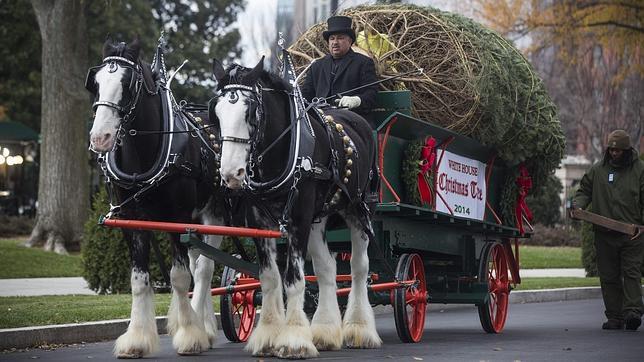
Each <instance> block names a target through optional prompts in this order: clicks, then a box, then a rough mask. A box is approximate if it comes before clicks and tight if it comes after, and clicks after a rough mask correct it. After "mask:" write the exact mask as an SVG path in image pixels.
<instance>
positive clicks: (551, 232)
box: [522, 224, 581, 246]
mask: <svg viewBox="0 0 644 362" xmlns="http://www.w3.org/2000/svg"><path fill="white" fill-rule="evenodd" d="M522 243H523V244H524V245H538V246H581V238H580V236H579V230H576V229H575V228H574V227H563V226H559V227H548V226H544V225H541V224H536V225H535V226H534V233H533V234H532V236H531V237H530V238H529V239H524V240H523V241H522Z"/></svg>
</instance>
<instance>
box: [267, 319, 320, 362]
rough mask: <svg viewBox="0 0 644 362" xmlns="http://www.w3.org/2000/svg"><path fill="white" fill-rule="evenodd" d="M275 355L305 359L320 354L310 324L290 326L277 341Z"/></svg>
mask: <svg viewBox="0 0 644 362" xmlns="http://www.w3.org/2000/svg"><path fill="white" fill-rule="evenodd" d="M275 355H276V356H277V357H279V358H287V359H304V358H313V357H317V356H318V355H319V353H318V350H317V349H316V348H315V345H313V336H312V335H311V329H310V327H309V326H288V325H287V327H286V330H284V331H283V332H282V333H281V334H280V335H279V336H278V337H277V340H276V341H275Z"/></svg>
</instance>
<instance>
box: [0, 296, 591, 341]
mask: <svg viewBox="0 0 644 362" xmlns="http://www.w3.org/2000/svg"><path fill="white" fill-rule="evenodd" d="M595 298H601V289H600V288H599V287H584V288H561V289H545V290H525V291H514V292H512V293H510V303H541V302H556V301H566V300H579V299H595ZM467 306H469V305H462V304H430V305H429V310H430V311H435V310H443V309H450V308H458V307H467ZM374 312H375V313H376V314H387V313H392V308H391V306H377V307H375V308H374ZM156 321H157V328H158V331H159V334H165V333H166V322H167V318H166V317H157V318H156ZM128 322H129V319H118V320H109V321H99V322H87V323H77V324H61V325H52V326H38V327H24V328H10V329H0V350H7V349H11V348H27V347H34V346H41V345H45V344H47V345H52V344H71V343H81V342H97V341H105V340H112V339H116V338H117V337H118V336H119V335H121V334H122V333H123V332H124V331H125V330H126V329H127V324H128ZM217 323H218V325H221V320H220V318H219V315H217Z"/></svg>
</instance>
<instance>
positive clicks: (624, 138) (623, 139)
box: [607, 129, 631, 150]
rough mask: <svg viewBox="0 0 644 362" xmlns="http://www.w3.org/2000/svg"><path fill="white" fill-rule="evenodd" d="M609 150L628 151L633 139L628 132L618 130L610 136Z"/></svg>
mask: <svg viewBox="0 0 644 362" xmlns="http://www.w3.org/2000/svg"><path fill="white" fill-rule="evenodd" d="M607 147H608V148H617V149H620V150H628V149H630V148H631V138H630V137H629V136H628V133H626V131H624V130H621V129H618V130H615V131H613V132H611V133H610V134H609V135H608V146H607Z"/></svg>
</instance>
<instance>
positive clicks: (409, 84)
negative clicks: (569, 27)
mask: <svg viewBox="0 0 644 362" xmlns="http://www.w3.org/2000/svg"><path fill="white" fill-rule="evenodd" d="M341 15H347V16H350V17H351V18H352V19H353V25H354V28H355V30H356V34H357V41H356V44H354V50H357V51H360V52H363V53H366V54H367V55H369V56H370V57H371V58H372V59H373V60H374V62H375V64H376V71H377V72H378V75H379V77H381V78H384V77H388V76H392V75H396V74H400V73H405V72H409V71H413V70H416V69H419V68H422V69H423V74H422V75H418V76H416V75H415V76H409V77H403V78H399V79H397V80H394V81H387V82H384V83H382V84H381V85H380V88H381V90H397V89H401V88H407V89H409V90H411V94H412V103H413V106H412V114H413V116H414V117H416V118H419V119H422V120H426V121H429V122H432V123H434V124H437V125H440V126H442V127H444V128H448V129H450V130H452V131H455V132H457V133H460V134H462V135H465V136H469V137H472V138H474V139H475V140H477V141H479V142H481V143H482V144H484V145H487V146H489V147H491V148H494V149H495V150H497V152H498V156H499V157H500V158H501V159H503V160H504V161H505V163H506V164H507V165H508V166H510V167H511V168H512V169H511V172H510V175H508V178H507V180H506V183H505V186H504V191H503V194H504V195H503V197H502V199H503V201H502V207H501V208H502V210H503V211H502V213H503V215H504V219H505V220H506V221H508V223H510V224H514V222H510V220H514V216H513V209H514V203H515V202H516V193H517V189H516V185H515V180H516V176H517V175H518V170H517V167H515V166H517V165H518V164H520V163H522V162H524V163H525V165H526V166H527V168H528V170H529V172H530V176H531V177H532V179H533V184H534V187H533V192H534V191H535V190H539V189H540V187H541V185H543V183H544V182H545V179H546V177H547V176H548V175H549V174H551V173H552V172H553V171H554V169H555V168H556V167H557V166H558V165H559V162H560V160H561V158H562V157H563V152H564V148H565V137H564V135H563V132H562V130H561V125H560V123H559V119H558V116H557V109H556V106H555V104H554V103H553V102H552V100H551V99H550V97H549V96H548V93H547V91H546V89H545V87H544V85H543V83H542V82H541V80H540V78H539V77H538V76H537V75H536V74H535V72H534V71H533V69H532V66H531V65H530V64H529V62H528V61H527V60H526V59H525V58H524V57H523V55H522V54H521V52H520V51H519V50H517V49H516V48H515V47H514V46H513V44H512V43H510V42H509V41H508V40H506V39H504V38H503V37H501V36H500V35H498V34H497V33H495V32H493V31H491V30H489V29H487V28H485V27H483V26H481V25H480V24H477V23H476V22H474V21H473V20H471V19H468V18H465V17H462V16H460V15H457V14H452V13H448V12H443V11H440V10H437V9H434V8H431V7H419V6H414V5H375V6H359V7H355V8H350V9H347V10H345V11H343V12H342V14H341ZM324 30H326V23H324V22H323V23H319V24H316V25H314V26H313V27H311V28H310V29H308V30H307V31H306V32H305V33H304V34H302V35H301V36H300V38H299V39H297V41H296V42H295V43H294V44H293V45H292V46H291V47H290V49H289V50H290V51H291V54H292V55H293V59H294V62H295V64H296V67H297V71H298V72H301V71H302V70H303V69H304V67H305V66H306V65H308V64H309V63H310V61H311V60H312V59H315V58H319V57H322V56H323V55H325V54H326V53H327V44H326V42H325V41H324V39H323V38H322V32H323V31H324ZM355 46H359V47H360V49H356V48H355Z"/></svg>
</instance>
